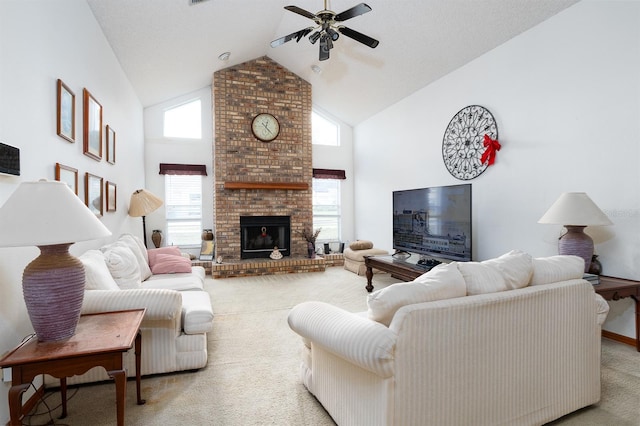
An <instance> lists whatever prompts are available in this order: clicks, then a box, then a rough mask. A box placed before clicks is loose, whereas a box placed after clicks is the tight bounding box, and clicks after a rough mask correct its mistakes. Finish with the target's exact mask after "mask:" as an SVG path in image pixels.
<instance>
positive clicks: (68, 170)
mask: <svg viewBox="0 0 640 426" xmlns="http://www.w3.org/2000/svg"><path fill="white" fill-rule="evenodd" d="M56 180H57V181H60V182H64V183H66V184H67V185H69V188H71V190H72V191H73V192H75V193H76V195H78V169H74V168H73V167H69V166H65V165H62V164H60V163H56Z"/></svg>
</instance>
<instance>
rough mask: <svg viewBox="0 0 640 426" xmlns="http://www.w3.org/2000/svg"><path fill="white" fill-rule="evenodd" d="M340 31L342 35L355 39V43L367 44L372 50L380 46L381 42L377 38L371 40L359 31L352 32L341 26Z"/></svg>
mask: <svg viewBox="0 0 640 426" xmlns="http://www.w3.org/2000/svg"><path fill="white" fill-rule="evenodd" d="M338 31H340V32H341V33H342V34H344V35H346V36H347V37H349V38H352V39H354V40H355V41H359V42H360V43H362V44H366V45H367V46H369V47H370V48H372V49H373V48H374V47H376V46H377V45H378V44H380V42H379V41H378V40H376V39H375V38H371V37H369V36H368V35H364V34H362V33H359V32H358V31H356V30H352V29H351V28H347V27H342V26H340V27H338Z"/></svg>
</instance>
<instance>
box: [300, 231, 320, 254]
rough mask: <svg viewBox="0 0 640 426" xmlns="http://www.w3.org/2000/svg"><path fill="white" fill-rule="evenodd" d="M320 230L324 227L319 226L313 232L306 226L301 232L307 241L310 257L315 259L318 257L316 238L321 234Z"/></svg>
mask: <svg viewBox="0 0 640 426" xmlns="http://www.w3.org/2000/svg"><path fill="white" fill-rule="evenodd" d="M320 231H322V228H318V229H316V230H315V231H313V232H311V230H310V229H309V228H304V229H303V230H302V232H300V235H302V238H304V239H305V241H306V242H307V253H308V256H309V258H310V259H315V257H316V239H317V238H318V235H320Z"/></svg>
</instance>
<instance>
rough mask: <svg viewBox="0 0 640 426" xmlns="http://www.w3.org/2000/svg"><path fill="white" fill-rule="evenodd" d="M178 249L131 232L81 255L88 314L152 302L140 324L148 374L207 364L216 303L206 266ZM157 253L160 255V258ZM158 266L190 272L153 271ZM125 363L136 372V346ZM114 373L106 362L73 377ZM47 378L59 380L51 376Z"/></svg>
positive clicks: (143, 367) (81, 379)
mask: <svg viewBox="0 0 640 426" xmlns="http://www.w3.org/2000/svg"><path fill="white" fill-rule="evenodd" d="M176 253H178V254H179V250H178V249H177V248H175V249H172V248H162V249H157V250H149V251H147V250H146V248H145V247H144V245H143V243H142V241H141V240H140V239H139V238H137V237H135V236H132V235H128V234H125V235H122V236H120V238H118V240H117V241H115V242H114V243H112V244H109V245H106V246H104V247H101V248H100V249H99V250H89V251H87V252H86V253H83V254H82V255H80V256H79V259H80V260H81V261H82V262H83V264H84V267H85V275H86V285H85V295H84V302H83V306H82V314H91V313H98V312H108V311H119V310H126V309H137V308H146V312H145V316H144V319H143V321H142V325H141V328H140V331H141V334H142V362H141V373H142V375H149V374H157V373H168V372H174V371H183V370H194V369H199V368H202V367H204V366H205V365H206V364H207V333H208V332H209V331H211V329H212V324H213V308H212V305H211V299H210V297H209V293H207V292H206V291H204V279H205V271H204V268H202V267H200V266H194V267H192V266H191V261H190V260H189V259H188V258H184V257H181V256H179V255H176ZM173 256H175V257H173ZM154 258H157V259H158V260H157V262H156V263H155V264H154ZM178 258H180V259H178ZM152 269H155V270H161V271H172V270H176V271H184V272H176V273H162V274H153V273H152ZM187 270H189V271H190V272H186V271H187ZM125 365H126V368H127V375H128V376H129V377H132V376H134V375H135V355H134V351H133V349H131V350H130V351H128V352H127V353H126V355H125ZM108 379H109V377H108V375H107V374H106V372H105V370H104V369H103V368H93V369H91V370H89V371H88V372H87V373H86V374H83V375H82V376H75V377H73V378H70V379H69V380H68V383H70V384H72V383H85V382H94V381H101V380H108ZM47 382H48V383H51V382H54V383H55V382H57V381H54V380H53V379H52V378H50V377H49V378H48V380H47Z"/></svg>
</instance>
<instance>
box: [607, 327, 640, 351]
mask: <svg viewBox="0 0 640 426" xmlns="http://www.w3.org/2000/svg"><path fill="white" fill-rule="evenodd" d="M602 337H606V338H607V339H611V340H615V341H616V342H620V343H624V344H625V345H630V346H633V347H634V348H635V347H636V339H634V338H633V337H628V336H623V335H622V334H618V333H614V332H613V331H607V330H602Z"/></svg>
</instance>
